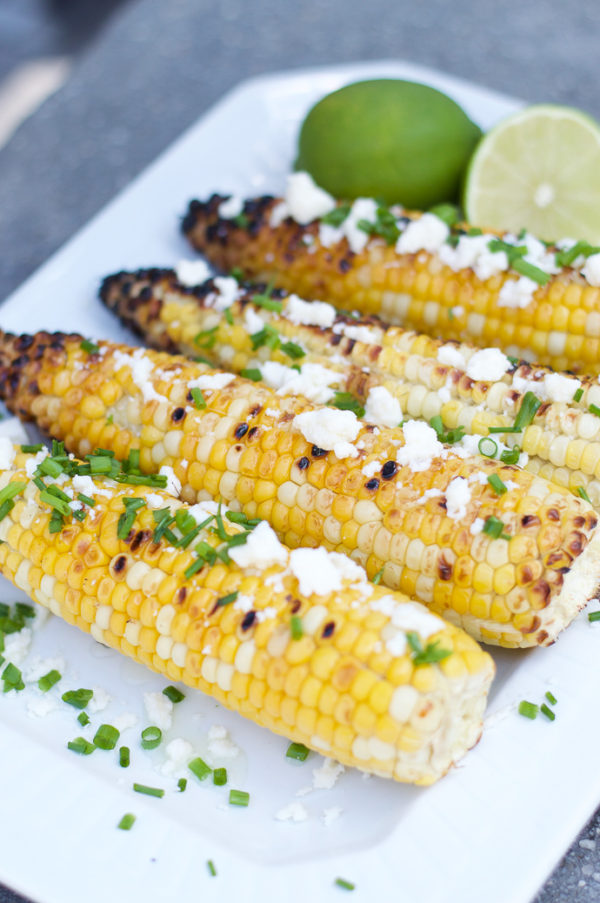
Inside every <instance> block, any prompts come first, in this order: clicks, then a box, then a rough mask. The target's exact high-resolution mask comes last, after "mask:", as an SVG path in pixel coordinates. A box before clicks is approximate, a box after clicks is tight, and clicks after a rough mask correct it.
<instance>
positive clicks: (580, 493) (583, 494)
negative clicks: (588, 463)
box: [577, 486, 592, 505]
mask: <svg viewBox="0 0 600 903" xmlns="http://www.w3.org/2000/svg"><path fill="white" fill-rule="evenodd" d="M577 495H578V496H579V498H581V499H583V500H584V501H585V502H589V504H590V505H591V504H592V500H591V499H590V497H589V495H588V494H587V492H586V491H585V489H584V488H583V486H578V487H577Z"/></svg>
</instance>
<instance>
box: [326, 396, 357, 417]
mask: <svg viewBox="0 0 600 903" xmlns="http://www.w3.org/2000/svg"><path fill="white" fill-rule="evenodd" d="M329 404H330V405H331V407H333V408H338V409H339V410H340V411H352V413H353V414H356V416H357V417H364V416H365V409H364V407H363V406H362V404H361V403H360V401H359V400H358V399H357V398H355V397H354V395H352V393H351V392H336V393H335V395H334V396H333V398H332V400H331V401H330V402H329Z"/></svg>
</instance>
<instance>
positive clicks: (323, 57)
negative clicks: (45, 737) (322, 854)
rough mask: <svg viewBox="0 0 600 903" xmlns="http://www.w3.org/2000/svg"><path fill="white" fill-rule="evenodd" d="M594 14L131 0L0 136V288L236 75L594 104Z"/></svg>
mask: <svg viewBox="0 0 600 903" xmlns="http://www.w3.org/2000/svg"><path fill="white" fill-rule="evenodd" d="M597 23H598V6H597V0H578V2H577V4H572V5H570V6H569V7H567V5H566V4H565V3H564V2H557V0H547V2H544V0H530V2H529V3H523V2H522V0H518V2H515V0H505V2H503V3H497V2H491V0H479V2H478V3H477V4H472V2H471V0H454V2H453V3H451V4H450V3H448V2H446V0H428V2H427V3H424V2H418V0H412V2H411V3H408V2H406V0H393V2H392V0H368V2H365V0H302V2H300V3H296V4H294V5H293V6H292V5H291V4H288V3H286V2H283V0H253V2H252V3H245V2H244V0H220V2H219V3H218V4H215V3H209V2H207V0H169V2H168V3H165V2H164V0H137V2H132V3H131V4H129V5H127V6H125V7H124V8H122V9H121V10H119V11H118V13H117V14H116V15H115V17H114V18H113V19H112V20H111V22H110V23H109V25H108V26H107V27H106V28H105V30H104V32H103V33H102V35H101V37H100V38H99V39H98V40H97V41H96V42H95V43H94V44H93V45H92V46H91V47H90V48H89V49H88V50H87V51H86V53H85V55H84V56H83V57H82V58H81V60H80V62H79V63H78V65H77V66H76V68H75V71H74V72H73V74H72V76H71V78H70V80H69V81H68V82H67V84H66V85H65V87H64V88H62V89H61V91H60V92H59V93H58V94H56V95H55V96H54V97H52V98H51V99H50V100H48V101H47V102H46V104H45V105H44V106H43V107H42V108H41V109H40V110H39V111H38V112H37V113H36V114H35V115H34V116H33V117H32V118H31V119H30V120H29V121H28V122H26V123H25V125H23V126H22V128H21V129H20V130H19V131H18V132H17V134H16V135H15V136H14V137H13V139H12V140H11V142H10V143H9V144H8V145H7V146H6V147H5V148H4V149H3V150H2V151H0V261H1V264H0V298H4V297H5V296H6V295H7V294H8V293H9V292H10V291H11V290H12V289H13V288H15V287H16V286H17V285H18V284H19V283H20V282H21V281H22V280H23V279H24V278H25V277H26V276H28V275H29V273H31V272H32V271H33V270H34V269H35V268H36V267H37V266H38V265H39V264H40V263H42V262H43V261H44V260H45V258H46V257H47V256H48V255H49V254H50V253H51V252H52V251H54V250H55V249H56V248H57V247H59V246H60V245H61V244H62V243H63V242H64V241H65V239H67V238H68V237H69V236H71V235H72V234H73V233H74V232H75V231H76V230H77V229H78V228H79V226H81V225H82V224H83V223H85V222H86V221H87V220H88V219H89V218H90V216H91V215H92V214H94V213H95V212H96V211H97V210H98V209H99V208H100V207H101V206H102V205H103V204H104V203H105V202H106V201H108V200H109V199H110V198H111V197H112V196H113V195H114V194H115V192H116V191H118V189H119V188H121V187H122V186H124V185H125V184H126V183H127V182H128V181H129V180H130V179H131V178H132V177H133V176H134V175H135V174H136V173H138V172H139V171H140V170H141V169H142V168H143V167H144V166H145V165H146V164H147V163H149V162H150V161H151V160H152V159H153V158H154V157H155V156H156V155H157V154H158V153H159V152H160V151H161V150H163V148H165V147H166V146H167V145H168V144H169V143H170V142H171V141H172V140H173V139H174V138H175V137H177V135H179V133H180V132H181V131H182V130H183V129H184V128H185V127H186V126H187V125H189V124H190V123H191V122H193V121H194V120H195V119H196V118H197V117H198V116H199V115H200V114H201V113H202V112H203V111H204V110H206V108H207V107H208V106H209V105H210V104H211V103H212V102H213V101H215V100H216V99H218V98H219V97H220V96H221V95H222V94H223V93H224V92H225V91H226V90H227V89H228V88H230V87H232V86H233V85H234V84H236V83H237V82H239V81H241V80H242V79H244V78H247V77H249V76H251V75H256V74H258V73H262V72H268V71H272V70H278V69H286V68H292V67H299V66H307V65H313V64H314V65H322V64H326V63H332V62H348V61H353V60H367V59H378V58H398V59H406V60H411V61H414V62H418V63H422V64H424V65H429V66H434V67H437V68H439V69H442V70H445V71H447V72H450V73H452V74H454V75H459V76H462V77H464V78H467V79H470V80H472V81H476V82H480V83H481V84H484V85H487V86H489V87H492V88H495V89H497V90H499V91H503V92H505V93H507V94H512V95H515V96H518V97H522V98H524V99H526V100H528V101H530V102H548V101H550V102H556V103H568V104H572V105H576V106H579V107H582V108H583V109H586V110H588V111H589V112H590V113H592V114H594V115H596V116H598V117H600V94H599V93H598V90H597V71H598V24H597ZM576 742H577V741H576V738H574V744H575V743H576ZM574 753H575V749H574ZM548 792H549V793H551V792H552V788H551V787H549V788H548ZM491 817H493V814H492V815H491ZM5 827H6V826H5ZM597 834H598V835H599V836H600V818H599V817H598V815H597V816H596V818H595V819H594V820H593V821H592V822H591V823H590V825H588V827H587V828H586V830H585V831H584V832H583V834H582V835H581V837H580V838H579V839H578V840H577V841H575V843H574V846H573V847H572V849H571V851H570V852H569V853H568V855H567V856H566V858H565V859H564V860H563V862H562V863H561V864H560V866H558V868H557V870H556V871H555V873H554V875H553V876H552V877H551V878H550V879H549V881H548V882H547V884H546V886H545V887H544V889H543V890H542V892H541V893H540V895H539V897H538V898H537V900H536V903H572V901H577V903H591V901H595V900H600V842H599V846H598V850H597V849H596V835H597ZM23 842H24V843H25V842H26V838H24V839H23ZM1 855H2V853H1V844H0V856H1ZM523 855H524V856H526V855H527V851H525V850H524V851H523ZM498 862H499V867H501V863H502V850H500V849H499V850H498ZM32 867H34V864H33V863H32ZM491 880H493V876H491ZM82 893H83V894H85V889H82ZM19 899H20V898H18V897H16V896H14V895H13V894H12V893H10V892H8V891H6V890H3V889H2V888H1V887H0V903H15V901H17V900H19ZM507 903H509V901H507Z"/></svg>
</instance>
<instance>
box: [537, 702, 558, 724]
mask: <svg viewBox="0 0 600 903" xmlns="http://www.w3.org/2000/svg"><path fill="white" fill-rule="evenodd" d="M540 712H541V713H542V715H545V716H546V718H548V720H549V721H554V719H555V718H556V715H555V714H554V712H553V711H552V709H549V708H548V706H547V705H546V703H545V702H543V703H542V704H541V706H540Z"/></svg>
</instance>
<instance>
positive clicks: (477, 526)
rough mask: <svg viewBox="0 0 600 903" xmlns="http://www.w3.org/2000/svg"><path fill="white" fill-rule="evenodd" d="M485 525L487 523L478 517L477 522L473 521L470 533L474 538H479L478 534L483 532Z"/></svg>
mask: <svg viewBox="0 0 600 903" xmlns="http://www.w3.org/2000/svg"><path fill="white" fill-rule="evenodd" d="M484 524H485V521H484V519H483V518H482V517H476V518H475V520H474V521H473V523H472V524H471V526H470V527H469V533H471V535H472V536H477V534H478V533H481V531H482V530H483V525H484Z"/></svg>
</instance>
